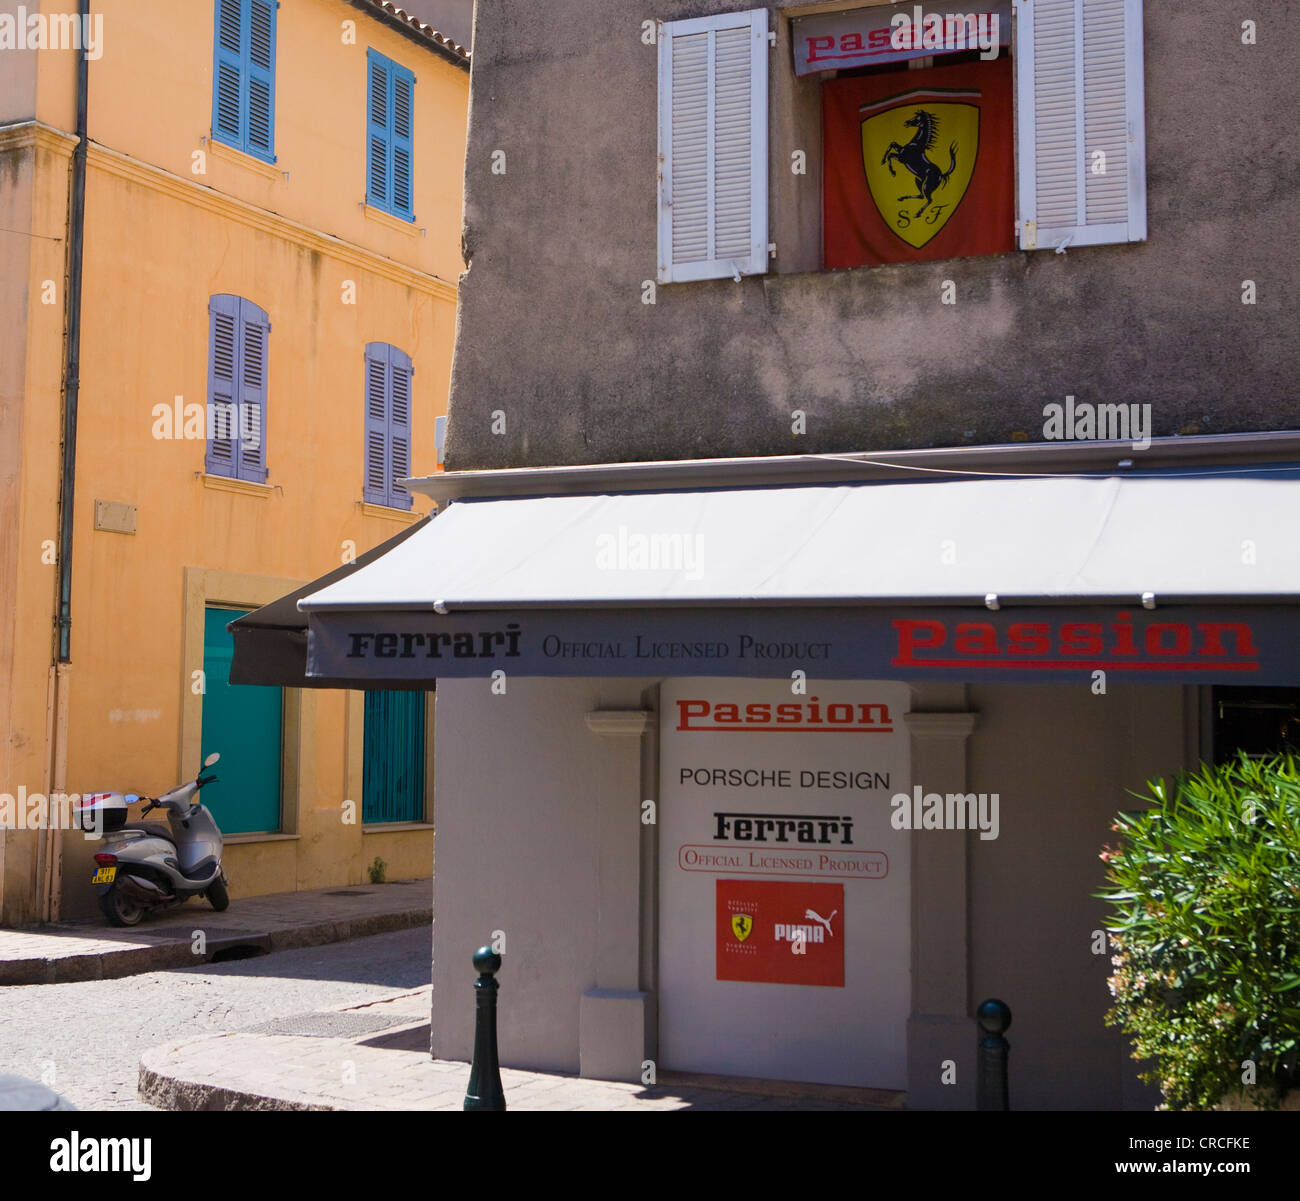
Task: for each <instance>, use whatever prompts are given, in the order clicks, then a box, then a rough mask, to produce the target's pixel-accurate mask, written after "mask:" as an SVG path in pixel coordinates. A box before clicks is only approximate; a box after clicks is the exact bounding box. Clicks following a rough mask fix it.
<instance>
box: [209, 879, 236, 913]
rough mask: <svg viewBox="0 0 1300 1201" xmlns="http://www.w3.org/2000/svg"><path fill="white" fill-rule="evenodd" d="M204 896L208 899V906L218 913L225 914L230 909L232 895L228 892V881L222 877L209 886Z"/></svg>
mask: <svg viewBox="0 0 1300 1201" xmlns="http://www.w3.org/2000/svg"><path fill="white" fill-rule="evenodd" d="M203 895H204V896H206V897H207V898H208V904H209V905H211V906H212V908H213V909H215V910H216V911H217V912H218V913H224V912H225V911H226V910H227V909H229V908H230V893H228V892H227V891H226V881H225V879H224V878H223V877H221V876H218V877H217V878H216V879H215V880H213V881H212V883H211V884H209V885H208V886H207V888H206V889H205V890H204V894H203Z"/></svg>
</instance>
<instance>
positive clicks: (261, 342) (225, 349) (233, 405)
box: [204, 295, 271, 484]
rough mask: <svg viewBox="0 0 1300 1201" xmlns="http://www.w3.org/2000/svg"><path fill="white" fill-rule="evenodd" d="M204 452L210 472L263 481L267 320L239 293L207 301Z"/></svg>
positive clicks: (264, 465)
mask: <svg viewBox="0 0 1300 1201" xmlns="http://www.w3.org/2000/svg"><path fill="white" fill-rule="evenodd" d="M208 316H209V323H210V334H209V351H208V430H207V433H208V453H207V458H206V460H205V464H204V465H205V468H206V470H207V472H208V474H210V475H224V476H229V477H230V478H231V479H239V480H248V481H249V482H251V483H256V484H264V483H266V474H267V472H266V439H265V431H266V379H267V374H266V372H267V348H268V345H269V342H270V334H271V324H270V322H269V321H268V320H267V317H266V313H265V312H264V311H263V310H262V309H260V308H258V307H257V305H255V304H254V303H253V302H252V301H251V300H244V299H243V298H242V297H239V296H228V295H222V296H214V297H212V299H211V300H210V301H209V302H208Z"/></svg>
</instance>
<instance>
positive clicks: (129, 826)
mask: <svg viewBox="0 0 1300 1201" xmlns="http://www.w3.org/2000/svg"><path fill="white" fill-rule="evenodd" d="M122 829H123V830H139V831H141V832H142V833H144V834H148V835H149V836H150V837H152V838H165V839H166V840H167V841H168V842H172V843H174V842H175V841H176V838H175V836H174V835H173V834H172V832H171V830H170V829H169V828H168V827H167V826H164V825H163V824H162V823H161V822H127V823H126V824H125V825H124V826H122Z"/></svg>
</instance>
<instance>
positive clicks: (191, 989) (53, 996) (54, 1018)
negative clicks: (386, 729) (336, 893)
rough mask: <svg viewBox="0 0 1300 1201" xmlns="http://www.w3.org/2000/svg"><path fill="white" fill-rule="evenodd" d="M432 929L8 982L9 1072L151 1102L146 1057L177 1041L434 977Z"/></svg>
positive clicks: (128, 1102) (99, 1103) (3, 1012)
mask: <svg viewBox="0 0 1300 1201" xmlns="http://www.w3.org/2000/svg"><path fill="white" fill-rule="evenodd" d="M429 975H430V931H429V929H428V928H427V927H415V928H413V929H410V930H398V931H395V932H393V933H391V934H377V935H374V936H373V937H371V938H359V939H355V940H353V941H350V942H340V943H333V944H331V945H329V946H323V947H308V948H304V949H303V950H299V951H280V952H278V953H276V954H272V955H264V956H260V957H258V958H254V959H240V960H235V961H233V962H229V963H220V964H206V965H204V966H202V967H191V968H177V969H174V970H172V971H166V972H151V973H149V974H148V975H143V976H126V977H123V978H121V979H117V980H87V981H84V982H81V983H75V984H29V985H20V986H15V987H10V988H3V989H0V1073H5V1072H11V1073H14V1074H16V1075H19V1076H28V1077H31V1078H32V1079H34V1080H44V1081H45V1082H46V1083H47V1084H49V1085H50V1087H52V1088H53V1089H54V1090H55V1091H56V1092H59V1093H62V1094H63V1096H65V1097H66V1098H67V1099H68V1100H69V1101H71V1102H72V1103H73V1104H74V1105H75V1106H76V1107H77V1108H78V1109H148V1108H150V1107H149V1106H147V1105H144V1104H142V1103H141V1102H140V1101H138V1100H137V1099H136V1079H137V1074H138V1071H139V1065H140V1054H141V1052H142V1051H145V1050H146V1049H148V1048H149V1047H153V1046H158V1045H160V1044H162V1043H165V1042H167V1041H168V1040H169V1039H175V1040H177V1041H180V1040H182V1039H189V1038H198V1037H200V1036H202V1035H204V1034H221V1033H229V1032H232V1031H235V1030H242V1029H245V1028H247V1027H249V1026H254V1025H257V1024H259V1023H262V1022H266V1021H270V1020H272V1019H274V1018H283V1017H292V1016H294V1015H297V1014H307V1013H314V1012H316V1011H318V1010H321V1009H327V1008H334V1007H337V1006H344V1005H359V1004H363V1003H365V1002H367V1001H373V1000H375V999H377V998H379V997H382V996H384V995H386V994H388V993H392V992H396V991H400V990H402V989H407V988H419V987H420V986H421V985H425V984H428V983H429Z"/></svg>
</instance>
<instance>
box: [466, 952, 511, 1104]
mask: <svg viewBox="0 0 1300 1201" xmlns="http://www.w3.org/2000/svg"><path fill="white" fill-rule="evenodd" d="M474 966H475V967H476V968H477V969H478V973H479V976H478V979H477V980H475V981H474V1063H473V1066H472V1067H471V1068H470V1072H469V1089H468V1090H467V1091H466V1093H465V1108H466V1109H496V1110H501V1111H503V1112H504V1110H505V1107H506V1095H505V1093H504V1092H503V1091H502V1089H501V1068H500V1066H499V1065H498V1064H497V988H498V987H499V985H498V984H497V982H496V980H495V979H494V977H495V976H496V974H497V972H499V971H500V970H501V956H500V955H498V954H497V953H496V952H495V951H494V950H493V949H492V948H491V947H479V949H478V950H477V951H475V952H474Z"/></svg>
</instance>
